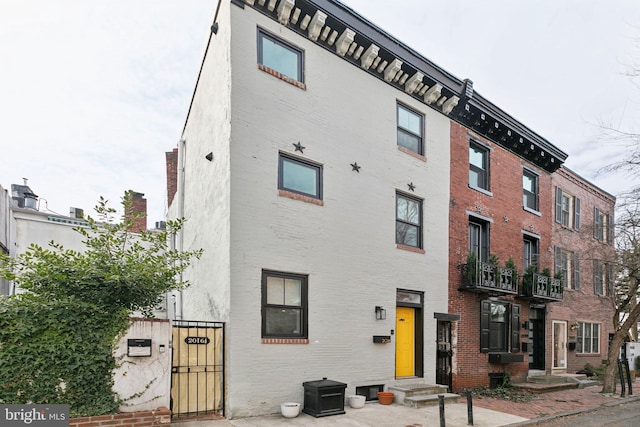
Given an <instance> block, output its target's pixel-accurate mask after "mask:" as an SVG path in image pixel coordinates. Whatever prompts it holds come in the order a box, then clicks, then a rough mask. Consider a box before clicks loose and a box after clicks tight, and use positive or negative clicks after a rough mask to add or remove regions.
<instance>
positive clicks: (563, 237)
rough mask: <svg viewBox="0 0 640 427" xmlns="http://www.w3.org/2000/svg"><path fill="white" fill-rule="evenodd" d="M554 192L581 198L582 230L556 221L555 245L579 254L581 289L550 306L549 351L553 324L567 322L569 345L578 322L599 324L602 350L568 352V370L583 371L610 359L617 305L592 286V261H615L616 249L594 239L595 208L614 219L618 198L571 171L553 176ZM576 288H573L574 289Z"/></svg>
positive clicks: (554, 225) (566, 294)
mask: <svg viewBox="0 0 640 427" xmlns="http://www.w3.org/2000/svg"><path fill="white" fill-rule="evenodd" d="M552 178H553V181H552V185H553V190H555V188H556V186H559V187H560V188H562V189H563V191H565V192H567V193H568V194H570V195H572V196H575V197H578V198H580V205H581V208H580V229H579V230H577V231H576V230H575V229H573V228H568V227H564V226H562V225H561V224H559V223H556V222H555V220H554V221H553V223H552V224H553V242H552V244H553V246H554V247H555V246H559V247H561V248H562V249H563V250H567V251H570V252H573V253H578V254H579V259H580V261H579V270H580V289H565V292H564V298H563V301H562V302H561V303H554V304H551V305H550V306H549V309H548V316H547V319H548V321H547V328H548V331H549V332H548V333H547V348H548V349H551V348H552V347H551V346H552V345H553V343H552V342H551V329H549V328H550V327H551V326H552V325H551V322H553V321H554V320H555V321H561V322H566V323H567V328H568V342H575V341H576V338H577V333H576V331H572V330H571V325H572V324H575V323H576V322H589V323H598V324H600V337H599V338H600V351H599V353H596V354H578V353H577V352H576V351H568V353H567V371H568V372H575V371H576V370H581V369H583V368H584V365H585V364H587V363H589V364H591V365H593V366H599V365H600V363H601V362H602V360H603V359H606V358H607V343H608V337H609V334H610V333H613V314H614V306H613V300H612V298H610V297H608V296H600V295H596V294H595V291H594V285H593V259H599V260H603V261H605V262H606V261H607V260H612V259H613V257H614V246H613V245H611V244H608V243H606V242H600V241H598V240H596V239H595V238H594V237H593V224H594V218H593V214H594V209H593V208H594V207H598V208H599V209H600V210H601V212H604V213H608V214H610V215H611V218H613V212H614V205H615V198H614V197H613V196H612V195H610V194H608V193H606V192H605V191H603V190H601V189H599V188H597V187H595V186H593V185H591V184H589V183H588V182H587V181H585V180H584V179H583V178H581V177H580V176H579V175H576V174H575V173H573V172H572V171H570V170H568V169H565V168H561V169H559V170H558V171H556V172H555V173H554V174H553V176H552ZM572 288H573V286H572ZM551 363H552V359H551V351H548V352H547V366H551Z"/></svg>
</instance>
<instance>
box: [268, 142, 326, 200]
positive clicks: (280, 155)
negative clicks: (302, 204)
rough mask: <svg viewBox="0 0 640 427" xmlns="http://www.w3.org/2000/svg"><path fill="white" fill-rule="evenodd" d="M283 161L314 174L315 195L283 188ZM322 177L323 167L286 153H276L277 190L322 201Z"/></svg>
mask: <svg viewBox="0 0 640 427" xmlns="http://www.w3.org/2000/svg"><path fill="white" fill-rule="evenodd" d="M285 160H286V161H288V162H291V163H295V164H297V165H299V166H304V167H306V168H308V169H311V170H314V171H315V172H316V186H315V187H316V193H315V194H313V193H307V192H304V191H300V190H297V189H295V188H289V187H285V185H284V162H285ZM322 175H323V167H322V165H321V164H319V163H315V162H312V161H310V160H306V159H301V158H299V157H296V156H291V155H289V154H287V153H283V152H279V153H278V190H285V191H290V192H292V193H296V194H302V195H304V196H307V197H311V198H313V199H317V200H322Z"/></svg>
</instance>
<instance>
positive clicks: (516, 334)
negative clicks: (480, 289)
mask: <svg viewBox="0 0 640 427" xmlns="http://www.w3.org/2000/svg"><path fill="white" fill-rule="evenodd" d="M480 304H481V305H480V351H482V352H494V351H495V352H508V351H511V352H515V353H517V352H519V351H520V305H518V304H510V303H507V302H500V301H489V300H486V301H481V302H480Z"/></svg>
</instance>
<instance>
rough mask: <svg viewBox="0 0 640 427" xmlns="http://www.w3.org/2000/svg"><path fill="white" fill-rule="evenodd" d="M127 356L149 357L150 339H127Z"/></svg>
mask: <svg viewBox="0 0 640 427" xmlns="http://www.w3.org/2000/svg"><path fill="white" fill-rule="evenodd" d="M127 356H129V357H149V356H151V340H150V339H137V338H134V339H128V340H127Z"/></svg>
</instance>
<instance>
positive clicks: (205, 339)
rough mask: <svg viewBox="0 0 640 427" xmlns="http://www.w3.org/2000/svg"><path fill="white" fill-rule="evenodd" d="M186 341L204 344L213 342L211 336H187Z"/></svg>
mask: <svg viewBox="0 0 640 427" xmlns="http://www.w3.org/2000/svg"><path fill="white" fill-rule="evenodd" d="M184 342H185V343H187V344H204V345H207V344H209V343H210V342H211V340H210V339H209V337H186V338H185V339H184Z"/></svg>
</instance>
